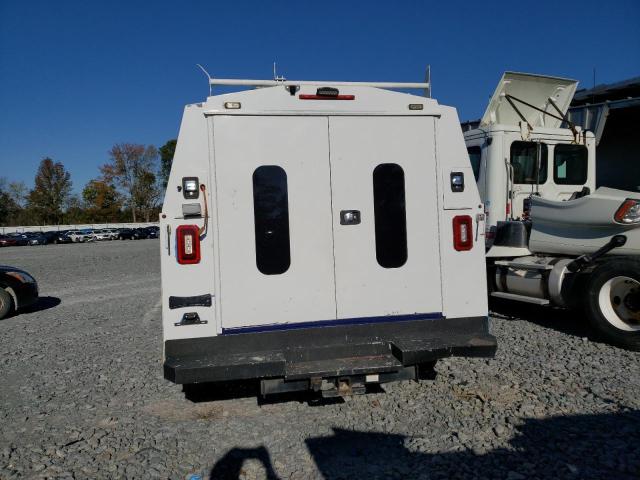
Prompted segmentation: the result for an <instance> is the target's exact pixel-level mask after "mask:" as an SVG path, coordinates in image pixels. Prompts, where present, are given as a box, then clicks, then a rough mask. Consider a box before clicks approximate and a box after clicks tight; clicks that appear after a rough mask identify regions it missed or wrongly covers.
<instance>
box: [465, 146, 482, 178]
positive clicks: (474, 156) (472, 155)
mask: <svg viewBox="0 0 640 480" xmlns="http://www.w3.org/2000/svg"><path fill="white" fill-rule="evenodd" d="M467 152H469V160H471V168H473V176H474V177H476V182H477V181H478V179H479V178H480V161H481V160H482V149H481V148H480V147H469V148H467Z"/></svg>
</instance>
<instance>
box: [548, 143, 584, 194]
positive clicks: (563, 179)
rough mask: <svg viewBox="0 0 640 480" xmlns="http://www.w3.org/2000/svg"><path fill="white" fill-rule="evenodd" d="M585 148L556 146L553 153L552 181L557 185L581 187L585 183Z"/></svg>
mask: <svg viewBox="0 0 640 480" xmlns="http://www.w3.org/2000/svg"><path fill="white" fill-rule="evenodd" d="M587 156H588V155H587V147H585V146H584V145H562V144H559V145H556V147H555V149H554V152H553V181H554V182H555V183H557V184H558V185H582V184H584V183H585V182H586V181H587V168H588V161H587Z"/></svg>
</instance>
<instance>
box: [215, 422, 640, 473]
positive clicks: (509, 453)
mask: <svg viewBox="0 0 640 480" xmlns="http://www.w3.org/2000/svg"><path fill="white" fill-rule="evenodd" d="M333 432H334V433H333V435H331V436H327V437H318V438H309V439H307V440H306V443H307V447H308V449H309V452H310V453H311V455H312V456H313V458H314V460H315V463H316V465H317V467H318V470H319V471H320V473H321V475H322V476H323V477H324V478H325V479H338V478H341V479H344V478H367V479H377V478H384V479H389V478H393V479H396V478H397V479H404V478H434V479H448V478H456V479H483V478H487V479H488V478H509V479H512V480H518V479H520V480H524V479H526V478H531V477H535V478H554V479H557V478H569V479H572V478H576V479H577V478H602V479H605V478H606V479H610V478H615V479H621V480H626V479H629V480H631V479H637V478H639V477H640V411H638V410H629V411H625V412H620V413H616V414H600V415H575V416H565V417H552V418H547V419H525V420H523V423H522V424H521V425H520V426H518V427H516V430H515V433H514V436H513V438H512V439H511V440H510V445H509V446H508V447H506V448H497V449H495V450H492V451H490V452H488V453H486V454H483V455H481V454H476V453H474V452H473V451H472V450H465V451H462V452H454V453H435V454H427V453H416V452H414V451H411V450H409V448H407V444H409V446H410V447H411V448H412V449H413V448H425V447H421V445H420V444H421V438H420V437H405V436H403V435H393V434H385V433H369V432H358V431H352V430H345V429H339V428H334V430H333ZM426 433H427V434H428V432H426ZM452 434H455V433H453V432H452ZM436 442H437V440H434V439H425V441H424V443H426V444H429V445H430V446H429V447H428V448H431V449H437V445H436V446H435V447H434V443H436ZM250 459H257V460H258V461H260V462H261V463H262V465H263V466H264V468H265V471H266V472H267V478H268V479H270V480H274V479H277V478H279V477H277V475H276V473H275V472H274V469H273V466H272V464H271V458H270V456H269V454H268V452H267V450H266V448H265V447H264V446H262V447H259V448H255V449H242V448H234V449H232V450H230V451H229V452H227V454H226V455H225V456H224V457H223V458H221V459H220V460H219V461H218V462H217V463H216V464H215V466H214V467H213V469H212V470H211V474H210V479H211V480H226V479H229V480H231V479H238V478H240V475H241V474H242V471H243V470H242V467H243V463H244V462H245V460H250ZM285 462H286V459H283V463H285Z"/></svg>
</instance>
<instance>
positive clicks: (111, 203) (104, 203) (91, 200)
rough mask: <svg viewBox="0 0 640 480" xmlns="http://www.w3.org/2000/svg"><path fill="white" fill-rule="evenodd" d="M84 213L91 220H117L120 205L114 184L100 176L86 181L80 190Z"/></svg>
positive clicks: (101, 221)
mask: <svg viewBox="0 0 640 480" xmlns="http://www.w3.org/2000/svg"><path fill="white" fill-rule="evenodd" d="M82 198H83V200H84V203H85V208H86V215H87V217H88V218H89V219H90V220H91V221H92V222H100V223H103V222H117V221H118V217H119V214H120V208H121V207H122V201H121V199H120V195H119V194H118V191H117V190H116V187H115V185H113V184H112V183H109V182H107V181H105V180H104V179H101V178H96V179H93V180H91V181H89V183H87V184H86V185H85V187H84V189H83V190H82Z"/></svg>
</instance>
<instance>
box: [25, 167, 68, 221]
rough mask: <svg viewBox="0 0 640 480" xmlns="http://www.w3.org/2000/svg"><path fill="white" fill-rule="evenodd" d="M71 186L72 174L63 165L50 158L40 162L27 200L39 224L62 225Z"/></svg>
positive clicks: (28, 206)
mask: <svg viewBox="0 0 640 480" xmlns="http://www.w3.org/2000/svg"><path fill="white" fill-rule="evenodd" d="M71 186H72V183H71V174H70V173H69V172H67V171H66V170H65V168H64V165H63V164H62V163H60V162H55V163H54V161H53V160H52V159H50V158H48V157H47V158H44V159H43V160H42V161H41V162H40V166H39V167H38V171H37V173H36V176H35V180H34V187H33V190H31V192H29V196H28V198H27V208H28V209H29V210H30V211H32V212H33V213H34V215H35V219H36V220H37V221H38V223H44V224H59V223H61V221H62V219H63V214H64V207H65V205H66V202H67V200H68V198H69V194H70V193H71Z"/></svg>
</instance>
